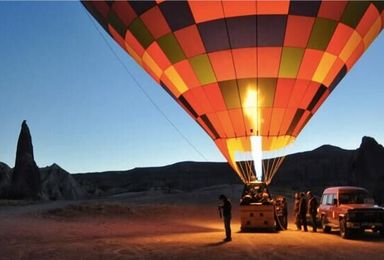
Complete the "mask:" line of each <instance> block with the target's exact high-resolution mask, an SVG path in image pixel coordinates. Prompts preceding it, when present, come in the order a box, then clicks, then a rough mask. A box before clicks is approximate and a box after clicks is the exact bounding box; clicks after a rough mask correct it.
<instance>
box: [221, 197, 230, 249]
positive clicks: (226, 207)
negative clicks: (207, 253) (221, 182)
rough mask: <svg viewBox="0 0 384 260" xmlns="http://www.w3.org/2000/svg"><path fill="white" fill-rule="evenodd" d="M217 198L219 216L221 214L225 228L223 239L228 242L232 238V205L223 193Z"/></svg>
mask: <svg viewBox="0 0 384 260" xmlns="http://www.w3.org/2000/svg"><path fill="white" fill-rule="evenodd" d="M219 200H220V201H221V204H220V205H219V212H220V217H221V216H223V219H224V228H225V236H226V237H225V239H224V241H226V242H228V241H231V240H232V237H231V217H232V214H231V210H232V205H231V202H230V201H229V199H228V198H227V197H226V196H225V195H223V194H221V195H220V197H219Z"/></svg>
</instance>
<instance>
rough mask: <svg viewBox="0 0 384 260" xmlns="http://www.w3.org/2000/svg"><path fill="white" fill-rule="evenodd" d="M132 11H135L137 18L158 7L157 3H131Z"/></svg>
mask: <svg viewBox="0 0 384 260" xmlns="http://www.w3.org/2000/svg"><path fill="white" fill-rule="evenodd" d="M129 4H130V5H131V7H132V9H133V10H135V12H136V14H137V16H140V15H141V14H142V13H144V12H145V11H147V10H149V9H151V8H152V7H154V6H155V5H156V2H155V1H129Z"/></svg>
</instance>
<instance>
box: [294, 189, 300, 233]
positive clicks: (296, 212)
mask: <svg viewBox="0 0 384 260" xmlns="http://www.w3.org/2000/svg"><path fill="white" fill-rule="evenodd" d="M299 209H300V193H299V192H296V193H295V202H294V204H293V214H294V216H295V224H296V228H297V230H301V221H300V214H299Z"/></svg>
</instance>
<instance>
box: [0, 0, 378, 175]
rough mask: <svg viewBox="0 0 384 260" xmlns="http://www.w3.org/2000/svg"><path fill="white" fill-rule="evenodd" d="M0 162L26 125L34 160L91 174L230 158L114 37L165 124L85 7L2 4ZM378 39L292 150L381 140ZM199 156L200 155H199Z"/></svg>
mask: <svg viewBox="0 0 384 260" xmlns="http://www.w3.org/2000/svg"><path fill="white" fill-rule="evenodd" d="M0 17H1V24H0V35H1V38H0V161H2V162H5V163H7V164H8V165H10V166H11V167H13V165H14V157H15V153H16V143H17V138H18V134H19V131H20V126H21V122H22V120H24V119H26V120H27V122H28V125H29V127H30V130H31V133H32V138H33V144H34V151H35V160H36V162H37V164H38V165H39V166H41V167H43V166H47V165H50V164H52V163H54V162H55V163H57V164H59V165H61V166H62V167H63V168H65V169H67V170H68V171H70V172H72V173H75V172H87V171H104V170H122V169H130V168H134V167H146V166H161V165H167V164H171V163H175V162H179V161H186V160H188V161H206V160H207V161H224V158H223V157H222V155H221V154H220V152H219V151H218V149H217V148H216V146H215V145H214V143H213V141H212V140H211V139H210V138H209V137H208V135H206V134H205V132H204V131H203V130H202V129H201V128H200V127H199V126H198V125H197V124H196V123H195V122H194V121H193V120H192V119H191V118H190V117H189V116H188V115H187V113H185V112H184V111H183V110H182V109H181V108H179V106H178V105H177V104H176V102H174V101H173V99H172V98H171V97H169V96H168V95H167V94H166V93H165V91H164V90H163V89H162V88H161V87H159V86H158V85H157V84H156V83H155V82H154V81H153V80H152V79H151V78H150V77H149V76H148V75H146V73H145V72H144V71H143V70H142V69H141V68H140V67H139V66H137V65H136V64H135V62H134V61H133V60H132V59H131V58H130V57H129V56H128V55H127V54H125V52H124V51H123V50H121V49H120V47H118V46H117V45H116V44H115V43H114V42H113V41H112V40H111V39H109V38H107V39H108V42H109V45H110V46H112V48H113V50H114V51H115V52H116V53H117V55H118V56H119V57H120V58H121V60H122V61H123V62H124V64H125V65H126V66H127V67H128V69H129V70H130V72H131V73H132V75H133V76H134V77H135V79H137V80H138V81H139V84H140V86H141V87H142V88H143V89H144V90H145V91H146V92H147V93H148V95H149V96H150V97H151V98H152V99H153V100H154V102H155V103H156V104H157V105H158V106H159V107H160V108H161V110H162V111H163V113H164V114H165V115H166V116H167V117H168V118H169V120H170V121H171V122H172V123H173V124H174V125H176V126H177V128H178V129H179V130H180V131H181V132H182V133H183V135H184V136H185V137H186V138H187V139H188V140H189V141H190V142H191V143H192V144H193V145H194V147H195V148H196V149H197V151H196V150H195V149H194V148H193V147H192V146H191V145H189V144H188V142H187V141H186V140H185V139H184V138H183V137H182V136H181V135H179V134H178V132H177V131H176V130H175V129H174V127H173V126H172V125H171V124H170V123H169V122H168V121H167V120H166V119H165V118H164V116H163V115H162V114H161V113H160V112H159V111H158V110H157V109H156V108H155V107H154V106H153V105H152V104H151V102H150V101H149V100H148V98H147V97H146V96H145V95H144V94H143V93H142V91H141V90H140V88H139V87H138V86H137V84H136V83H135V81H134V80H133V79H132V78H131V77H130V75H129V74H128V73H127V71H126V70H125V68H124V67H123V66H122V64H121V63H120V62H119V60H118V59H117V58H116V57H115V56H114V55H113V53H112V52H111V50H110V49H109V47H108V45H107V44H106V43H105V42H104V40H103V39H102V38H101V36H100V35H99V33H98V32H97V30H96V29H95V27H94V25H93V22H92V21H91V20H90V19H89V17H88V16H87V14H86V13H85V10H84V8H83V7H82V6H81V4H80V3H79V2H0ZM383 55H384V37H383V34H381V35H380V36H379V37H378V38H377V39H376V40H375V42H374V43H373V44H372V45H371V47H370V48H369V49H368V51H367V52H366V53H365V54H364V55H363V56H362V57H361V59H360V60H359V61H358V62H357V63H356V64H355V66H354V68H353V69H352V70H351V71H350V72H349V74H347V76H346V77H345V78H344V79H343V81H342V82H341V83H340V84H339V86H338V87H337V88H336V90H335V91H334V92H333V93H332V95H331V96H330V97H329V98H328V99H327V101H326V102H325V103H324V105H323V106H322V107H321V108H320V110H319V111H318V112H317V114H316V115H315V116H314V117H313V118H312V119H311V121H310V122H309V124H308V125H307V126H306V127H305V128H304V130H303V131H302V132H301V134H300V135H299V137H298V139H297V141H296V142H295V143H294V144H293V145H292V146H291V147H289V148H288V149H287V150H286V151H284V152H286V153H292V152H299V151H306V150H311V149H314V148H317V147H318V146H320V145H322V144H332V145H336V146H340V147H342V148H345V149H355V148H357V147H358V146H359V145H360V142H361V138H362V136H364V135H368V136H372V137H374V138H375V139H376V140H377V141H378V142H379V143H384V121H383V112H384V109H383V101H384V86H383V81H382V74H383V72H384V71H383V64H382V59H383V57H384V56H383ZM201 154H202V155H203V156H201Z"/></svg>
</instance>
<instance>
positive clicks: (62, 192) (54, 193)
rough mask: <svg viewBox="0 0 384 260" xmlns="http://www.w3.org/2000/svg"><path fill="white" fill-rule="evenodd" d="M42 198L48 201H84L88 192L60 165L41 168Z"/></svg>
mask: <svg viewBox="0 0 384 260" xmlns="http://www.w3.org/2000/svg"><path fill="white" fill-rule="evenodd" d="M40 173H41V196H42V198H43V199H46V200H77V199H84V198H85V197H86V192H84V190H83V189H82V188H81V187H80V185H79V184H78V183H77V181H76V180H75V179H74V178H73V177H72V176H71V174H69V173H68V172H66V171H65V170H63V169H62V168H61V167H60V166H59V165H57V164H55V163H54V164H52V165H51V166H49V167H45V168H41V169H40Z"/></svg>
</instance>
